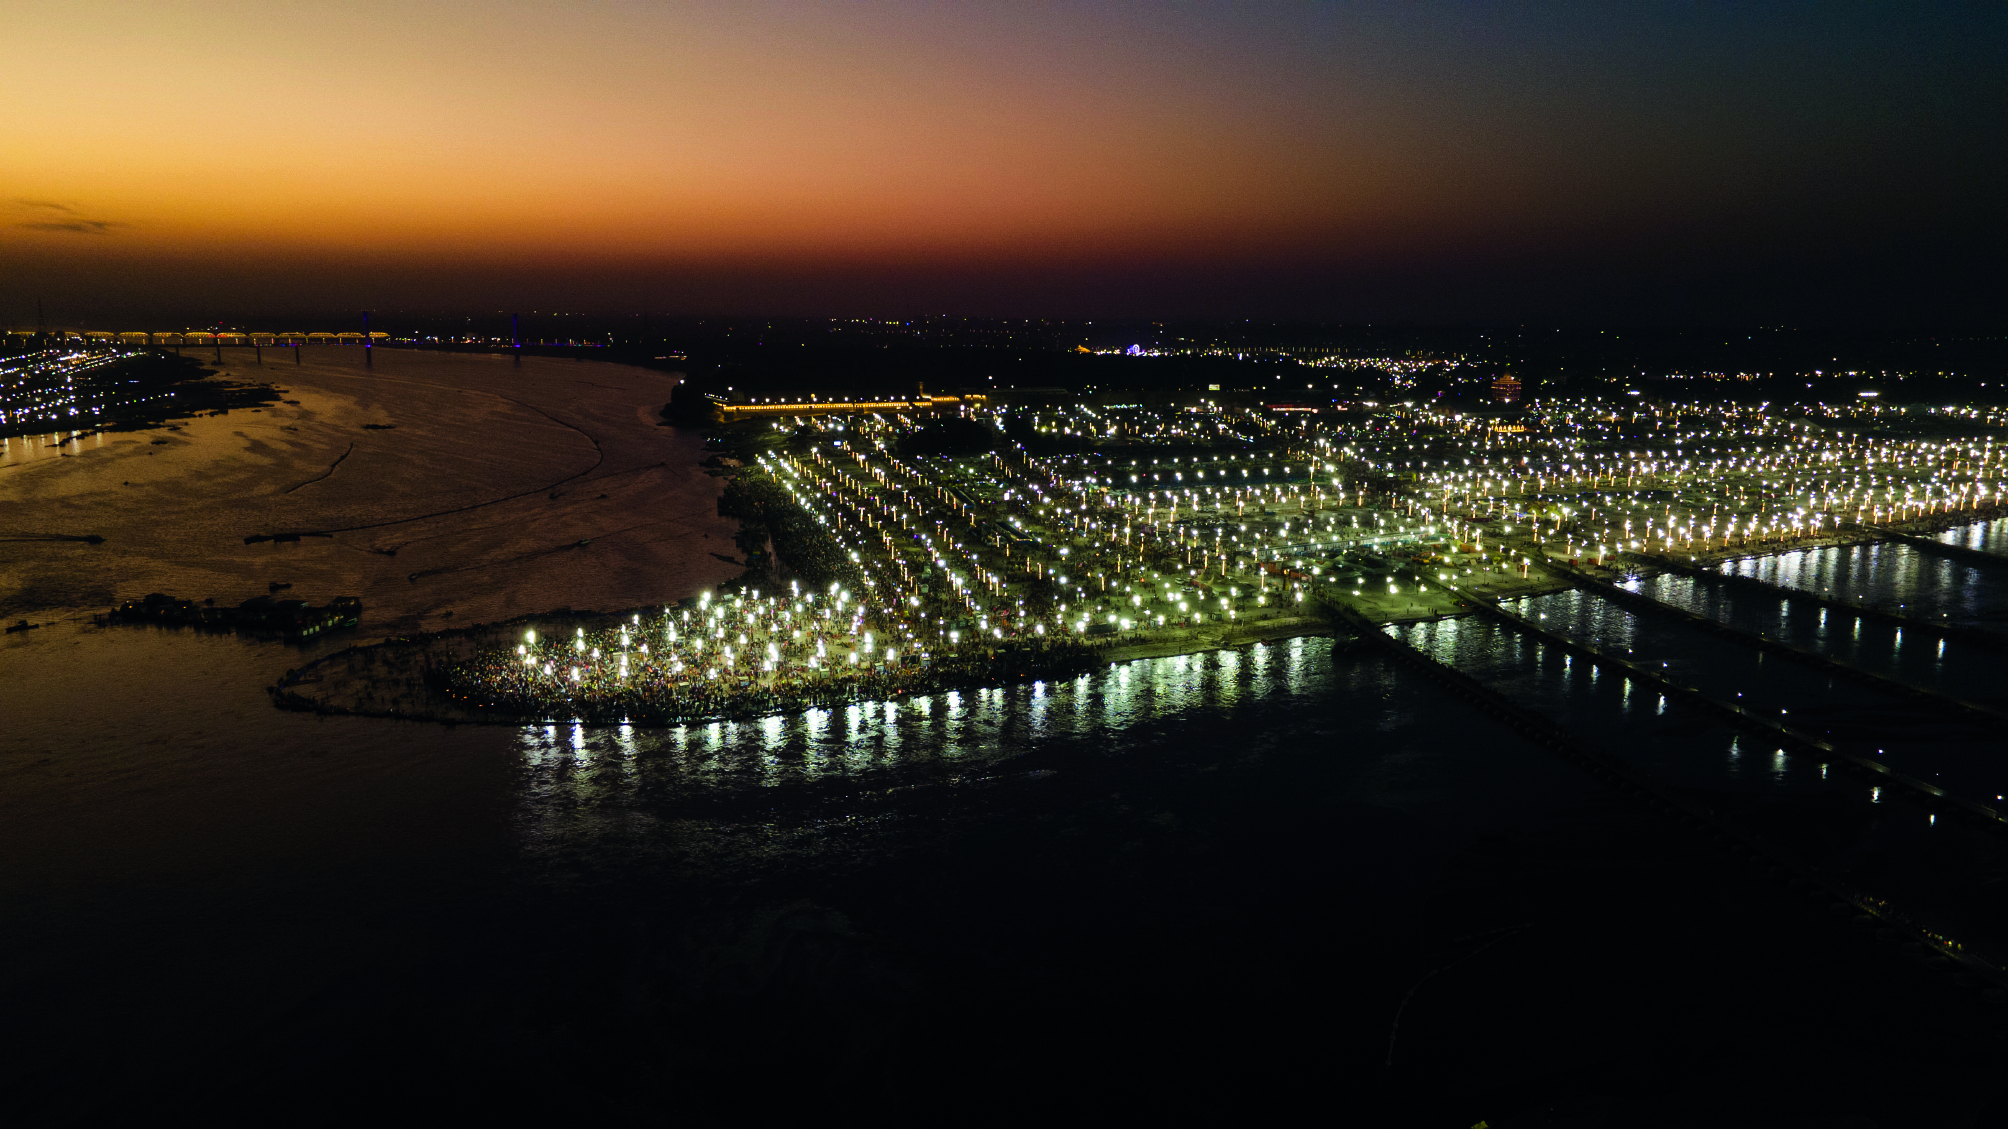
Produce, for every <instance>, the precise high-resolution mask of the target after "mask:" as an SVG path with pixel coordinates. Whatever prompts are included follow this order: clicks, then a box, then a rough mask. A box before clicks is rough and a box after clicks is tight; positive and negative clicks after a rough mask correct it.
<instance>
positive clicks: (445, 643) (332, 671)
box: [266, 609, 1350, 729]
mask: <svg viewBox="0 0 2008 1129" xmlns="http://www.w3.org/2000/svg"><path fill="white" fill-rule="evenodd" d="M632 614H634V609H626V610H622V611H611V612H580V611H571V610H564V611H557V612H548V613H542V614H532V615H526V616H518V617H517V618H515V619H512V620H507V621H503V622H499V623H476V624H469V625H467V626H466V627H455V628H447V629H445V630H442V631H436V632H427V633H425V634H423V635H407V636H394V637H391V638H388V639H383V640H379V641H377V642H375V643H362V644H357V645H355V646H352V647H345V648H343V649H342V650H339V651H336V652H334V653H333V654H329V655H323V656H322V657H320V658H318V659H315V660H314V661H313V662H310V663H308V664H307V665H305V666H303V667H298V668H295V669H289V670H287V671H286V673H285V675H284V676H283V677H282V678H280V680H279V681H278V682H276V683H274V684H273V685H271V686H268V687H267V688H266V691H267V693H268V694H269V695H270V697H271V699H272V704H273V705H274V706H276V707H277V708H279V709H285V710H292V711H297V712H302V713H314V714H318V715H321V716H335V717H374V718H384V719H393V720H400V721H420V722H428V723H432V724H440V725H553V724H559V723H584V724H592V725H634V726H640V727H644V728H654V729H666V728H673V727H677V726H683V725H691V724H702V723H705V722H711V721H745V720H749V719H754V718H762V717H772V716H776V715H778V714H783V713H791V712H794V711H796V710H802V709H828V708H832V706H833V705H835V704H841V703H831V702H819V701H810V700H802V701H792V702H765V703H760V704H759V705H758V706H757V707H755V708H749V709H745V710H724V711H716V712H711V713H705V714H691V715H686V716H677V717H667V718H665V717H642V718H635V719H631V720H630V719H626V718H622V719H608V718H597V717H591V718H589V717H586V716H583V715H575V716H570V717H552V716H544V715H533V714H530V713H523V712H515V711H509V710H500V709H487V708H482V707H479V706H472V705H466V704H462V703H460V702H458V701H456V700H455V699H454V698H453V697H452V696H451V695H450V694H448V693H446V692H444V691H442V690H441V689H440V688H439V687H438V685H437V684H436V678H435V673H436V672H437V671H440V670H442V669H444V668H446V667H448V666H450V665H452V664H453V663H454V662H457V661H461V660H462V659H465V658H471V657H473V656H474V655H475V654H477V653H478V652H479V651H480V650H482V649H483V648H485V647H488V646H493V645H496V644H498V643H500V642H501V641H502V640H504V639H509V638H514V637H515V635H516V634H517V633H518V632H519V631H520V630H521V629H522V628H524V627H525V625H551V624H564V625H566V626H570V625H573V624H575V623H584V622H600V621H618V620H620V619H621V618H624V617H626V616H629V615H632ZM1349 634H1350V632H1348V631H1346V629H1345V628H1343V627H1342V626H1340V625H1338V624H1335V623H1333V622H1332V621H1330V620H1328V619H1325V618H1324V617H1322V616H1316V615H1301V616H1289V617H1283V618H1280V619H1278V620H1276V621H1274V622H1270V623H1265V624H1262V625H1260V626H1256V627H1251V628H1242V629H1234V630H1227V631H1218V632H1203V633H1200V635H1199V636H1198V637H1197V638H1189V639H1164V640H1157V641H1138V642H1131V643H1122V644H1112V645H1106V646H1103V647H1100V648H1097V649H1096V650H1095V651H1094V652H1092V654H1091V656H1090V657H1089V658H1088V659H1087V660H1086V661H1085V662H1067V663H1056V664H1054V665H1053V666H1052V667H1051V668H1049V669H1044V670H1034V671H1029V672H1026V673H1024V674H1022V675H1021V676H1019V677H1017V678H1003V679H998V678H975V679H944V680H943V681H942V682H941V683H939V684H936V685H928V686H917V687H915V688H913V689H908V690H901V691H899V692H897V693H895V694H893V695H890V696H888V697H885V698H883V699H879V698H874V697H872V696H869V695H851V696H848V697H845V698H844V699H843V701H846V702H864V701H876V700H884V701H892V702H901V701H906V700H909V699H911V698H915V697H921V696H927V695H932V694H944V693H952V692H957V691H961V690H971V689H981V688H986V687H993V686H1003V685H1018V684H1025V683H1037V682H1052V681H1056V680H1058V679H1061V678H1065V677H1068V676H1071V675H1075V674H1081V673H1085V672H1086V671H1089V670H1094V669H1098V668H1100V667H1101V666H1102V665H1103V664H1104V663H1107V664H1109V665H1112V666H1113V665H1116V664H1119V663H1127V662H1137V661H1142V660H1147V659H1160V658H1176V657H1179V656H1181V655H1192V654H1204V653H1207V652H1209V651H1223V650H1241V649H1244V648H1247V647H1252V646H1256V645H1259V644H1266V643H1278V642H1284V641H1287V640H1290V639H1297V638H1323V637H1331V636H1338V635H1349ZM302 687H319V688H323V689H320V690H319V692H317V693H315V692H303V691H302V689H301V688H302Z"/></svg>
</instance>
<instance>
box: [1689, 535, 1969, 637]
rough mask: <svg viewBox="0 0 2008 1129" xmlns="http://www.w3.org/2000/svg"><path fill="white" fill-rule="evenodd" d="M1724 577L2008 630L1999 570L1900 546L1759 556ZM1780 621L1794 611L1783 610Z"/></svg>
mask: <svg viewBox="0 0 2008 1129" xmlns="http://www.w3.org/2000/svg"><path fill="white" fill-rule="evenodd" d="M1990 524H1991V523H1990ZM1983 536H1984V535H1983ZM1724 570H1725V571H1727V572H1730V573H1732V574H1735V575H1739V576H1749V577H1755V578H1756V579H1758V580H1763V581H1765V582H1767V583H1771V584H1776V585H1780V586H1782V587H1786V588H1794V589H1798V590H1799V591H1803V592H1812V593H1816V594H1819V595H1831V596H1839V597H1842V598H1845V599H1849V600H1854V601H1858V602H1863V603H1867V604H1870V605H1874V606H1877V607H1886V608H1889V609H1891V610H1901V611H1902V612H1903V613H1904V614H1906V615H1910V616H1915V617H1918V618H1921V619H1927V620H1932V621H1938V622H1947V623H1965V624H1971V625H1973V626H1978V627H1991V628H1993V629H1995V630H2004V629H2008V593H2004V592H2003V591H2002V589H2001V586H2000V582H1999V580H1998V578H1996V577H1994V576H1992V575H1991V570H1989V569H1987V568H1986V567H1985V566H1979V565H1971V564H1966V563H1964V562H1961V561H1956V560H1951V559H1948V558H1946V557H1940V556H1934V555H1932V554H1930V553H1926V552H1923V551H1921V550H1918V549H1915V548H1912V547H1911V546H1909V545H1904V544H1898V543H1895V542H1887V541H1884V542H1873V543H1870V544H1865V545H1841V546H1832V547H1828V548H1822V549H1808V550H1803V551H1800V552H1792V553H1779V554H1777V555H1775V556H1765V557H1752V558H1750V559H1747V560H1741V561H1732V562H1730V563H1729V564H1727V565H1725V566H1724ZM1780 614H1781V616H1783V615H1788V614H1790V611H1789V609H1780Z"/></svg>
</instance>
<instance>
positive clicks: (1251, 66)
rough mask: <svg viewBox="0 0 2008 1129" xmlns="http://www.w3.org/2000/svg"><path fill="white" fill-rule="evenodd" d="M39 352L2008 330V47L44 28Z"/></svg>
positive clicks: (1300, 25)
mask: <svg viewBox="0 0 2008 1129" xmlns="http://www.w3.org/2000/svg"><path fill="white" fill-rule="evenodd" d="M5 16H6V27H7V29H8V34H7V38H8V40H9V42H10V46H9V47H8V48H7V51H6V59H7V62H6V64H5V65H4V66H0V106H4V107H5V109H4V111H0V113H4V115H5V121H6V128H5V129H4V130H0V195H4V199H3V200H0V209H4V211H0V221H4V226H0V321H5V322H10V323H19V322H21V321H23V320H24V319H32V317H33V308H34V303H35V301H36V300H37V299H38V298H39V299H41V300H43V301H45V302H46V303H47V304H48V305H49V306H50V307H51V308H52V310H55V311H61V313H62V314H63V315H64V316H67V317H69V318H71V319H88V318H93V317H95V318H100V319H104V318H110V319H113V320H116V319H117V318H119V317H128V318H129V317H138V316H155V317H168V316H177V317H180V316H186V317H225V318H228V317H242V316H252V315H256V314H259V313H263V312H275V313H276V312H291V311H313V310H321V309H345V308H349V307H352V306H356V307H359V306H361V305H374V306H379V307H402V308H429V309H441V310H449V309H459V308H487V307H493V306H497V305H503V306H517V305H520V306H524V307H530V306H537V305H540V304H541V305H542V306H543V307H545V308H550V307H554V306H555V307H559V308H568V307H575V308H579V309H582V310H593V311H603V312H621V311H640V310H655V311H662V312H693V311H713V310H716V311H736V312H775V313H784V312H793V313H831V314H844V313H902V312H936V313H968V314H1013V315H1016V314H1024V315H1036V316H1052V317H1080V316H1097V315H1116V314H1122V315H1151V314H1162V315H1165V316H1173V315H1189V314H1202V315H1204V314H1212V315H1223V316H1228V315H1231V316H1256V315H1261V314H1264V313H1269V312H1274V313H1276V314H1278V315H1279V316H1316V317H1334V318H1351V317H1370V316H1380V317H1385V316H1411V317H1423V318H1432V317H1433V318H1480V319H1483V318H1528V317H1531V318H1536V319H1549V320H1576V319H1580V318H1583V317H1595V316H1626V317H1646V318H1653V317H1673V318H1677V317H1750V318H1763V317H1769V316H1795V317H1804V316H1814V315H1817V314H1818V313H1819V312H1820V311H1832V312H1842V311H1845V316H1850V317H1852V316H1859V315H1860V314H1869V315H1874V314H1876V313H1878V312H1882V313H1887V314H1888V315H1889V316H1892V317H1902V318H1917V317H1929V316H1931V315H1932V313H1933V311H1936V312H1937V315H1938V316H1941V317H1945V318H1952V319H1967V320H1971V319H1973V318H1976V317H1978V318H1985V317H1987V316H1990V315H1989V314H1988V311H1989V310H1990V309H1991V310H1994V311H1996V312H1995V313H1994V314H1993V315H1991V316H1994V317H1995V318H1997V319H1998V318H1999V317H2000V314H1999V312H1998V311H1999V310H2000V308H2001V304H2002V300H2003V298H2004V296H2008V286H2004V285H2003V283H2002V282H2001V280H2000V274H2001V268H2000V266H1999V265H1998V263H1999V256H2000V255H2001V253H2002V252H2003V251H2004V250H2008V238H2004V234H2008V220H2004V207H2003V201H2004V200H2008V187H2004V173H2008V159H2004V158H2008V6H2004V5H2001V4H1999V3H1973V4H1966V5H1945V6H1932V5H1922V4H1913V5H1855V4H1775V5H1763V4H1730V3H1681V4H1657V5H1655V4H1645V3H1639V4H1596V5H1562V4H1554V5H1505V4H1475V3H1469V4H1427V3H1408V2H1401V3H1396V2H1392V0H1390V2H1385V3H1278V4H1243V5H1231V6H1230V5H1146V4H1134V5H1128V4H1087V5H1033V4H1010V5H955V4H901V5H892V4H876V5H871V4H787V5H779V4H776V5H760V4H752V3H734V4H729V5H726V4H720V5H684V4H670V3H646V4H644V3H598V4H567V3H554V2H547V3H534V4H532V3H522V4H503V3H489V4H481V3H450V4H449V3H432V2H428V0H400V2H397V3H345V4H307V3H290V4H289V3H260V4H223V3H214V4H204V3H152V4H139V3H135V4H110V3H97V2H92V0H68V2H64V3H49V4H38V3H22V2H16V3H10V4H8V5H7V6H6V8H5Z"/></svg>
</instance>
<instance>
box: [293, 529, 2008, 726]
mask: <svg viewBox="0 0 2008 1129" xmlns="http://www.w3.org/2000/svg"><path fill="white" fill-rule="evenodd" d="M2001 516H2003V515H2002V512H2001V511H1993V512H1984V513H1972V514H1961V515H1943V517H1942V518H1941V519H1940V520H1936V521H1924V522H1921V521H1911V522H1906V523H1904V525H1903V526H1902V527H1896V526H1892V527H1891V530H1892V531H1896V532H1906V533H1919V532H1932V531H1939V530H1944V529H1951V528H1957V527H1959V526H1962V525H1971V524H1973V523H1975V522H1980V521H1987V520H1993V519H1996V518H1999V517H2001ZM1874 542H1883V543H1889V544H1901V542H1899V541H1896V540H1895V539H1893V538H1891V537H1889V536H1887V533H1886V532H1885V531H1882V530H1871V529H1864V528H1859V527H1857V528H1854V529H1848V530H1841V531H1837V532H1835V533H1834V534H1831V535H1827V536H1823V537H1818V538H1812V539H1809V540H1807V541H1804V542H1799V543H1795V544H1791V545H1779V546H1776V547H1772V548H1768V549H1765V550H1762V551H1754V552H1753V551H1751V550H1749V549H1747V548H1738V549H1733V550H1729V551H1719V550H1718V551H1716V552H1713V553H1706V554H1695V555H1694V558H1693V559H1694V563H1695V564H1696V565H1700V566H1704V567H1709V566H1717V565H1720V564H1723V563H1727V562H1729V561H1736V560H1752V559H1758V558H1762V557H1772V556H1779V555H1782V554H1785V553H1793V552H1802V551H1816V550H1819V549H1827V548H1838V547H1845V546H1850V545H1859V544H1866V543H1874ZM1621 559H1622V560H1625V561H1626V562H1627V563H1628V564H1631V565H1632V566H1634V567H1637V566H1644V567H1645V568H1647V569H1650V570H1652V571H1659V570H1658V569H1657V568H1654V566H1653V563H1652V562H1651V561H1650V560H1646V559H1640V558H1637V557H1635V556H1631V555H1629V554H1628V555H1626V556H1625V557H1623V558H1621ZM2004 559H2008V558H2004ZM1576 567H1577V568H1580V569H1581V570H1582V571H1583V572H1584V573H1585V574H1587V575H1591V576H1595V575H1597V573H1599V572H1609V573H1612V574H1613V575H1622V574H1623V573H1624V572H1625V571H1627V570H1626V569H1625V568H1624V567H1622V566H1621V567H1618V568H1612V567H1611V566H1610V565H1604V566H1596V565H1590V564H1584V565H1579V566H1576ZM1530 581H1531V578H1530ZM1575 584H1576V582H1575V581H1573V580H1571V579H1569V578H1568V577H1567V576H1551V578H1550V579H1549V580H1547V581H1545V582H1539V581H1536V582H1531V583H1530V582H1529V581H1522V582H1521V583H1520V584H1517V585H1511V587H1513V588H1516V589H1524V590H1522V591H1515V592H1513V593H1512V595H1533V594H1540V593H1545V592H1550V591H1560V590H1562V589H1565V588H1570V587H1574V586H1575ZM1445 595H1451V596H1453V600H1451V601H1442V603H1445V604H1448V605H1449V606H1445V607H1438V606H1419V605H1417V604H1415V603H1411V605H1410V607H1409V608H1408V609H1407V610H1405V611H1402V612H1399V613H1395V614H1392V615H1390V614H1388V613H1387V612H1386V611H1384V610H1383V611H1379V614H1372V615H1368V614H1366V609H1362V608H1354V609H1353V610H1354V611H1356V612H1358V613H1359V614H1362V615H1363V616H1365V618H1369V619H1372V620H1374V621H1375V622H1377V623H1380V624H1389V623H1411V622H1423V621H1430V620H1441V619H1446V618H1452V617H1455V616H1459V615H1466V614H1470V610H1469V609H1468V608H1466V607H1464V606H1462V605H1463V604H1464V603H1465V602H1466V601H1468V600H1471V599H1495V597H1488V596H1484V595H1477V594H1474V593H1471V592H1469V591H1468V590H1460V589H1456V588H1451V589H1448V590H1447V591H1446V592H1445ZM1330 598H1331V600H1332V602H1334V603H1338V604H1342V605H1345V606H1348V607H1351V606H1352V605H1353V604H1356V603H1369V602H1373V601H1375V599H1376V598H1375V597H1367V598H1365V599H1362V600H1354V599H1352V598H1350V597H1349V596H1345V595H1337V594H1335V595H1334V596H1333V597H1330ZM1496 598H1505V597H1504V596H1501V597H1496ZM1429 603H1430V604H1431V605H1434V604H1436V603H1437V601H1429ZM654 606H655V605H650V607H651V608H653V607H654ZM637 611H638V609H634V608H629V609H623V610H617V611H575V610H572V609H569V608H561V609H556V610H553V611H549V612H542V613H533V614H530V615H524V616H518V617H516V618H514V619H511V620H506V621H502V622H497V623H475V624H469V625H467V626H465V627H453V628H446V629H443V630H440V631H433V632H426V633H424V634H421V635H402V636H392V637H389V638H386V639H382V640H379V641H377V642H374V643H366V644H357V645H355V646H351V647H346V648H343V649H342V650H340V651H336V652H334V653H333V654H329V655H324V656H322V657H321V658H318V659H316V660H314V661H313V662H310V663H308V664H307V665H306V666H303V667H299V668H296V669H289V670H287V671H286V673H285V675H284V676H283V677H282V678H281V679H280V680H279V681H278V682H277V683H275V684H273V685H271V686H269V687H267V692H268V694H269V695H270V697H271V699H272V702H273V705H274V706H276V707H278V708H280V709H286V710H294V711H299V712H307V713H315V714H319V715H321V716H347V717H375V718H385V719H395V720H403V721H420V722H428V723H433V724H443V725H549V724H558V723H560V722H569V723H588V724H594V725H623V724H624V725H637V726H643V727H647V728H671V727H676V726H683V725H690V724H702V723H705V722H711V721H741V720H749V719H753V718H760V717H771V716H775V715H778V714H782V713H789V712H793V711H795V710H800V709H827V708H831V707H832V706H833V705H836V704H839V703H838V702H834V701H821V700H812V698H813V697H814V696H813V695H804V696H803V697H802V699H801V700H794V701H772V700H770V701H766V702H761V703H758V704H757V705H749V708H747V709H743V710H730V709H728V710H723V711H714V712H709V713H704V714H691V715H682V716H675V717H644V718H639V719H628V718H621V719H612V718H599V717H591V718H588V717H585V716H582V715H574V716H571V717H552V716H547V715H541V714H532V713H528V712H518V711H511V710H502V709H492V708H483V707H480V706H473V705H467V704H462V703H461V702H459V701H456V700H455V699H454V698H453V697H452V696H451V695H450V694H448V693H447V692H445V691H443V690H442V689H441V688H440V687H439V686H438V685H437V673H438V672H439V671H442V670H444V669H446V668H447V667H450V666H451V665H453V664H454V663H456V662H460V661H464V660H467V659H471V658H473V657H475V656H476V655H477V654H479V653H480V652H481V651H482V650H483V649H485V648H488V647H493V646H497V645H502V644H503V643H504V641H505V640H506V639H510V638H514V636H515V635H516V633H517V632H519V631H521V630H522V629H523V628H524V627H525V626H537V627H542V626H547V625H552V624H564V625H567V626H570V625H573V624H584V623H600V622H613V621H618V620H620V619H622V618H624V617H627V616H630V615H633V614H635V613H636V612H637ZM1353 634H1354V633H1353V631H1352V630H1351V629H1350V628H1348V627H1347V626H1345V625H1344V623H1342V622H1340V621H1338V620H1337V619H1335V618H1332V617H1327V616H1325V615H1321V614H1316V613H1309V614H1301V615H1295V616H1283V617H1278V618H1276V619H1274V620H1272V621H1270V622H1267V623H1263V624H1259V625H1252V626H1249V627H1231V628H1225V629H1222V628H1218V627H1211V628H1207V629H1201V630H1197V631H1193V632H1191V633H1190V634H1188V635H1186V636H1184V637H1182V638H1177V637H1175V638H1166V639H1159V640H1136V641H1130V642H1121V643H1109V644H1104V645H1101V646H1099V647H1097V648H1095V649H1094V650H1093V651H1092V652H1091V657H1089V658H1088V659H1086V660H1085V661H1072V662H1064V663H1056V664H1054V665H1053V666H1051V667H1049V668H1047V669H1035V670H1032V671H1029V672H1025V673H1023V674H1021V675H1020V676H1019V677H1017V678H1003V679H998V678H971V679H956V678H944V679H942V680H941V681H940V682H938V683H936V684H932V685H925V686H917V687H915V688H913V689H908V690H900V691H898V692H896V693H894V694H892V695H891V696H889V697H887V698H884V699H883V700H885V701H892V702H901V701H906V700H909V699H911V698H914V697H919V696H925V695H931V694H940V693H951V692H956V691H960V690H964V689H976V688H981V687H990V686H1000V685H1012V684H1021V683H1027V682H1042V681H1054V680H1056V679H1058V678H1062V677H1065V676H1068V675H1071V674H1077V673H1081V672H1083V671H1085V670H1088V669H1093V668H1097V667H1099V666H1101V664H1102V663H1104V662H1106V663H1109V664H1110V665H1115V664H1119V663H1125V662H1135V661H1140V660H1146V659H1161V658H1176V657H1179V656H1183V655H1194V654H1205V653H1207V652H1210V651H1222V650H1239V649H1243V648H1246V647H1251V646H1255V645H1258V644H1264V643H1277V642H1284V641H1287V640H1289V639H1295V638H1306V637H1313V638H1322V637H1346V638H1348V639H1350V638H1351V637H1352V636H1353ZM923 678H924V676H923ZM303 687H312V688H315V689H314V690H303V689H302V688H303ZM838 697H839V698H840V699H841V701H844V702H863V701H872V700H880V699H876V698H873V697H871V696H869V695H849V696H843V695H839V696H838Z"/></svg>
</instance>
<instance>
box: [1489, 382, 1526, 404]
mask: <svg viewBox="0 0 2008 1129" xmlns="http://www.w3.org/2000/svg"><path fill="white" fill-rule="evenodd" d="M1492 398H1493V399H1494V400H1497V401H1499V402H1500V403H1502V404H1513V403H1518V402H1519V400H1520V382H1519V381H1518V380H1515V379H1513V377H1512V376H1510V375H1509V376H1501V377H1498V378H1497V379H1495V380H1493V382H1492Z"/></svg>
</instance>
